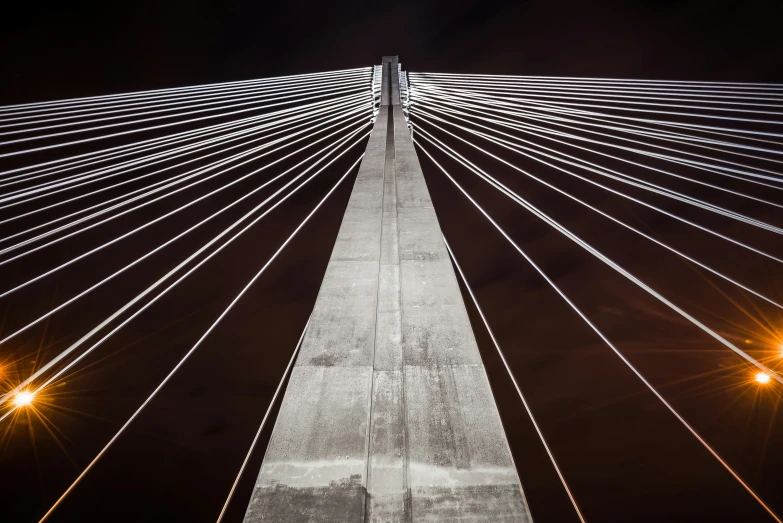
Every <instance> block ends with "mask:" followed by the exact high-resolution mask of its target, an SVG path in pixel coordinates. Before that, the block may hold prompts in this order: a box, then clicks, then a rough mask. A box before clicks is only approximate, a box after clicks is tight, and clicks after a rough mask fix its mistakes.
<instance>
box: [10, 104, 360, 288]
mask: <svg viewBox="0 0 783 523" xmlns="http://www.w3.org/2000/svg"><path fill="white" fill-rule="evenodd" d="M359 116H361V115H359ZM354 119H356V117H352V118H349V119H348V120H347V121H351V120H354ZM345 121H346V120H342V121H338V122H337V123H335V124H332V125H330V126H328V127H326V128H324V129H321V130H319V131H318V133H322V132H325V131H326V130H328V129H329V128H332V127H335V126H337V125H340V124H341V123H345ZM359 123H360V121H356V122H353V123H350V124H349V125H348V126H344V127H342V128H341V129H339V130H337V131H335V132H333V133H331V134H329V135H327V136H325V137H323V138H321V139H319V140H315V141H313V142H312V143H310V144H308V145H307V146H306V147H304V148H301V149H299V150H297V151H294V152H293V153H290V154H288V155H286V156H284V157H283V158H282V159H286V158H289V157H290V156H292V155H294V154H297V153H299V152H301V151H302V150H304V149H306V148H308V147H311V146H313V145H315V144H317V143H318V142H320V141H322V140H325V139H327V138H329V137H331V136H333V135H335V134H338V133H340V132H342V131H344V130H347V129H349V128H350V127H351V126H355V125H358V124H359ZM305 132H309V133H310V134H309V135H306V136H304V137H302V138H299V139H297V140H294V141H292V142H290V143H288V144H286V145H284V146H282V147H278V148H276V149H274V150H272V151H269V152H266V153H263V154H261V155H260V156H256V157H254V158H252V159H251V160H248V161H245V162H242V163H240V164H238V165H236V166H230V167H228V168H227V169H225V170H223V171H221V172H219V173H216V174H215V175H212V176H210V177H208V178H206V179H210V178H214V177H216V176H218V175H220V174H223V173H226V172H229V171H231V170H232V169H234V168H236V167H238V166H239V165H244V164H246V163H249V162H251V161H255V160H258V159H259V158H261V157H264V156H267V155H269V154H272V153H274V152H278V151H280V150H281V149H284V148H287V147H290V146H292V145H293V144H295V143H297V142H301V141H302V140H305V139H307V138H309V137H311V136H312V135H313V134H316V133H314V132H312V129H305V130H303V131H301V132H298V133H295V134H294V135H293V136H295V135H297V134H302V133H305ZM290 138H291V136H286V137H284V138H282V139H279V140H275V141H273V142H271V143H268V144H264V146H262V147H261V148H257V150H261V149H263V148H267V147H270V146H272V145H275V144H277V143H280V142H282V141H284V140H288V139H290ZM251 152H253V151H251ZM282 159H281V160H282ZM281 160H278V161H281ZM274 163H277V162H273V163H272V164H268V165H267V166H265V167H264V168H266V167H268V166H269V165H273V164H274ZM221 164H225V162H217V163H215V164H213V165H212V166H207V168H204V169H202V170H201V171H200V172H198V173H196V174H195V175H194V176H196V175H198V174H203V172H204V171H206V170H208V169H212V168H215V167H219V166H220V165H221ZM256 172H258V171H253V172H252V173H250V174H248V175H245V176H242V177H241V178H239V179H238V180H235V181H233V182H230V183H228V184H226V185H223V186H222V187H219V188H218V189H215V190H213V191H212V192H210V193H208V194H206V195H203V196H201V197H198V198H196V199H194V200H192V201H190V202H189V203H187V204H185V205H183V206H181V207H179V208H178V209H175V210H173V211H170V212H169V213H167V214H165V215H164V216H162V217H159V218H156V219H154V220H152V221H150V222H148V223H146V224H143V225H141V226H139V227H138V228H136V229H134V230H133V231H131V233H128V234H126V235H122V236H121V237H118V238H116V239H115V240H114V241H118V240H119V239H121V238H125V237H127V236H129V235H130V234H133V233H135V232H138V231H140V230H143V229H145V228H146V227H148V226H150V225H153V224H154V223H157V222H158V221H161V220H162V219H165V218H167V217H169V216H172V215H173V214H176V213H177V212H179V211H181V210H184V209H186V208H188V207H190V206H191V205H194V204H195V203H197V202H199V201H201V200H203V199H206V198H207V197H209V196H212V195H214V194H216V193H218V192H220V191H223V190H224V189H226V188H228V187H230V186H232V185H234V184H236V183H238V182H240V181H242V180H244V179H246V178H248V177H249V176H250V175H252V174H255V173H256ZM186 174H187V173H186ZM206 179H205V180H206ZM179 181H181V180H178V181H177V182H174V183H179ZM201 181H204V180H201ZM196 183H201V182H200V181H199V182H196ZM196 183H193V184H191V185H189V186H188V187H192V186H193V185H196ZM170 185H171V184H170ZM264 186H266V184H264ZM185 188H187V187H185ZM185 188H183V189H185ZM183 189H178V190H176V191H174V192H172V193H169V194H166V195H163V196H161V197H159V198H156V199H155V200H152V201H157V200H160V199H162V198H165V197H167V196H170V195H171V194H174V193H176V192H179V191H180V190H183ZM253 192H255V191H253ZM148 194H150V193H147V195H148ZM142 196H146V195H142ZM138 198H140V197H135V198H132V199H130V200H128V201H125V202H121V203H120V204H116V205H114V206H113V207H111V208H109V209H104V210H102V211H99V212H97V213H94V214H92V215H90V216H87V217H83V218H81V219H78V220H75V221H74V222H71V223H69V224H67V225H64V226H61V227H58V228H57V229H54V230H52V231H48V232H46V233H43V234H40V235H38V236H36V237H34V238H30V239H28V240H25V241H23V242H20V243H17V244H16V245H13V246H11V247H8V248H5V249H2V250H0V254H4V253H6V252H10V251H11V250H14V249H16V248H19V247H22V246H24V245H26V244H29V243H30V242H32V241H36V240H39V239H42V238H45V237H46V236H49V235H51V234H54V233H56V232H61V231H63V230H65V229H67V228H70V227H72V226H75V225H78V224H79V223H82V222H84V221H86V220H88V219H91V218H95V217H97V216H99V215H101V214H103V213H105V212H108V211H110V210H115V209H117V208H120V207H121V206H123V205H127V204H129V203H131V202H132V201H134V200H136V199H138ZM242 199H244V198H242ZM147 203H150V202H147ZM147 203H145V204H142V205H139V206H137V207H134V208H132V209H129V210H127V211H125V212H122V213H120V214H117V215H115V216H112V217H110V218H107V219H105V220H102V221H101V222H99V223H97V224H94V225H99V224H103V223H106V222H108V221H111V220H113V219H114V218H117V217H118V216H121V215H123V214H126V213H128V212H132V211H134V210H137V209H140V208H142V207H144V206H145V205H146V204H147ZM90 228H92V226H90V227H85V228H84V229H81V230H79V231H76V232H74V233H71V234H69V235H67V236H64V237H61V238H58V239H56V240H55V241H52V242H50V243H48V244H46V245H43V246H40V248H43V247H46V246H49V245H52V244H54V243H57V242H59V241H60V240H62V239H64V238H68V237H71V236H74V235H76V234H79V233H81V232H84V231H86V230H88V229H90ZM31 230H32V229H28V231H24V232H29V231H31ZM114 241H112V242H110V243H114ZM105 246H106V245H103V246H100V247H99V248H98V249H96V250H100V249H102V248H103V247H105ZM37 249H38V248H36V249H32V250H30V251H27V252H25V253H22V254H20V255H17V256H15V257H14V258H10V259H8V260H4V261H2V262H0V265H3V264H5V263H6V262H8V261H11V260H13V259H18V258H20V257H21V256H24V255H26V254H28V253H30V252H34V251H35V250H37ZM96 250H93V251H90V253H92V252H95V251H96ZM80 258H82V256H80V257H77V258H75V259H72V260H70V262H68V263H66V264H64V265H63V266H66V265H70V263H72V262H73V261H76V259H80ZM63 266H60V267H58V269H57V270H59V268H61V267H63ZM50 273H51V272H47V273H46V274H50ZM37 279H38V278H35V279H34V280H30V281H28V282H27V283H25V284H24V285H20V286H17V287H15V288H14V289H12V290H10V291H7V292H4V293H2V294H0V298H2V297H3V296H6V295H7V294H8V293H10V292H13V291H15V290H17V289H19V288H21V287H23V286H26V285H28V284H29V283H31V282H32V281H35V280H37Z"/></svg>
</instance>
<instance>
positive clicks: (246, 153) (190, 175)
mask: <svg viewBox="0 0 783 523" xmlns="http://www.w3.org/2000/svg"><path fill="white" fill-rule="evenodd" d="M359 116H360V115H359ZM356 123H358V122H356ZM354 125H355V124H354ZM306 131H307V130H303V131H299V132H297V133H294V135H296V134H301V133H304V132H306ZM286 138H287V137H284V138H278V139H277V140H273V141H271V142H268V143H263V144H261V145H259V146H256V147H253V148H252V149H250V150H247V151H243V152H241V153H237V154H235V155H233V156H231V157H229V158H225V159H222V160H218V161H217V162H213V163H212V164H209V165H208V166H205V167H202V168H197V169H195V170H192V171H189V173H186V174H187V176H185V177H182V178H179V179H177V180H175V181H172V182H169V183H167V184H166V185H163V186H160V187H157V188H155V189H152V190H151V191H148V193H145V194H142V195H137V196H134V197H132V198H130V199H129V200H128V201H126V202H122V203H119V204H115V205H113V206H112V207H110V208H108V209H104V210H102V211H98V212H96V213H93V215H90V216H87V217H82V218H79V219H77V220H75V221H74V222H72V224H69V225H64V226H60V227H57V228H56V229H53V230H52V231H49V232H47V233H43V234H40V235H38V236H36V237H34V238H30V239H28V240H24V241H21V242H19V243H17V244H15V245H12V246H10V247H6V248H4V249H0V254H5V253H7V252H10V251H12V250H15V249H18V248H19V247H22V246H24V245H27V244H29V243H31V242H33V241H36V240H38V239H43V238H45V237H47V236H50V235H52V234H55V233H56V232H60V231H62V230H65V229H67V228H69V227H71V226H73V225H78V224H79V223H82V222H84V221H86V220H89V219H91V218H94V217H97V216H100V215H101V214H104V213H106V212H108V211H111V210H116V209H118V208H120V207H122V206H124V205H127V204H129V203H133V202H134V201H137V200H139V199H141V198H144V197H146V196H149V195H152V194H155V193H158V192H161V191H163V190H165V189H169V188H171V187H173V186H175V185H179V184H181V183H183V182H186V181H188V180H191V179H193V178H197V177H198V176H199V175H201V174H204V173H205V172H207V171H209V170H212V169H214V168H216V167H220V166H224V165H226V164H228V163H231V162H233V161H235V160H238V159H240V158H243V157H246V156H249V155H251V154H253V153H255V152H257V151H259V150H263V149H266V148H268V147H271V146H272V145H276V144H278V143H280V142H282V141H284V140H286ZM294 143H295V142H294ZM255 159H256V158H251V159H250V160H246V161H245V162H242V163H239V164H237V165H235V166H232V167H229V168H227V169H225V170H223V171H220V172H218V173H215V174H212V175H209V176H207V177H205V178H202V179H197V180H196V181H195V182H192V183H190V184H188V185H185V186H183V187H179V188H177V189H175V190H173V191H171V192H168V193H166V194H163V195H161V196H158V197H156V198H153V199H152V200H148V201H146V202H143V203H141V204H139V205H137V206H135V207H132V208H130V209H127V210H124V211H121V212H120V213H118V214H115V215H113V216H110V217H108V218H105V219H103V220H101V221H98V222H96V223H93V224H90V225H88V226H86V227H84V228H83V229H80V230H78V231H75V232H72V233H69V234H66V235H65V236H61V237H59V238H57V239H55V240H52V241H50V242H48V243H45V244H43V245H40V246H38V247H34V248H31V249H30V250H28V251H25V252H23V253H21V254H18V255H16V256H13V257H11V258H7V259H5V260H2V261H0V266H1V265H5V264H6V263H8V262H11V261H14V260H16V259H19V258H21V257H23V256H26V255H28V254H31V253H33V252H36V251H39V250H41V249H43V248H46V247H49V246H51V245H54V244H56V243H59V242H60V241H62V240H64V239H66V238H70V237H72V236H74V235H77V234H80V233H82V232H84V231H87V230H90V229H92V228H94V227H97V226H99V225H103V224H105V223H108V222H109V221H112V220H114V219H116V218H118V217H120V216H124V215H125V214H128V213H131V212H133V211H136V210H138V209H141V208H143V207H146V206H148V205H150V204H152V203H155V202H157V201H160V200H162V199H164V198H167V197H169V196H172V195H175V194H178V193H180V192H182V191H184V190H186V189H189V188H191V187H194V186H196V185H198V184H201V183H203V182H206V181H208V180H211V179H213V178H215V177H217V176H219V175H221V174H224V173H226V172H229V171H230V170H231V169H234V168H236V167H239V166H240V165H244V164H246V163H249V162H251V161H254V160H255Z"/></svg>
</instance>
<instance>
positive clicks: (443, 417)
mask: <svg viewBox="0 0 783 523" xmlns="http://www.w3.org/2000/svg"><path fill="white" fill-rule="evenodd" d="M382 70H383V78H382V93H381V107H380V111H379V113H378V116H377V119H376V121H375V124H374V128H373V131H372V134H371V136H370V138H369V141H368V143H367V150H366V153H365V156H364V159H363V161H362V163H361V167H360V169H359V172H358V175H357V178H356V182H355V184H354V187H353V191H352V193H351V197H350V200H349V202H348V206H347V208H346V211H345V215H344V217H343V220H342V224H341V226H340V231H339V234H338V236H337V240H336V242H335V246H334V250H333V251H332V255H331V258H330V260H329V265H328V267H327V270H326V274H325V276H324V280H323V283H322V284H321V289H320V291H319V293H318V298H317V300H316V303H315V307H314V309H313V313H312V317H311V321H310V325H309V327H308V330H307V332H306V333H305V335H304V338H303V340H302V345H301V348H300V352H299V355H298V357H297V361H296V364H295V366H294V368H293V370H292V374H291V378H290V381H289V384H288V388H287V390H286V393H285V396H284V398H283V401H282V404H281V407H280V413H279V415H278V418H277V422H276V423H275V427H274V429H273V432H272V436H271V439H270V442H269V446H268V448H267V451H266V455H265V456H264V461H263V464H262V466H261V471H260V473H259V476H258V479H257V482H256V485H255V487H254V490H253V494H252V497H251V500H250V503H249V506H248V509H247V512H246V515H245V522H246V523H257V522H261V521H264V522H266V521H270V522H274V523H288V522H291V523H294V522H296V523H299V522H324V523H326V522H328V523H365V522H366V523H370V522H373V523H381V522H383V523H387V522H394V523H397V522H424V521H426V522H444V523H445V522H452V521H456V520H458V521H462V522H488V523H489V522H492V523H498V522H512V521H513V522H527V521H529V520H530V516H529V513H528V509H527V506H526V503H525V500H524V496H523V494H522V491H521V487H520V484H519V478H518V476H517V473H516V469H515V467H514V463H513V461H512V457H511V454H510V451H509V448H508V443H507V441H506V437H505V434H504V432H503V427H502V425H501V422H500V416H499V414H498V411H497V407H496V405H495V401H494V398H493V396H492V392H491V390H490V386H489V382H488V381H487V375H486V372H485V370H484V366H483V364H482V361H481V356H480V354H479V351H478V347H477V345H476V341H475V338H474V335H473V331H472V330H471V326H470V321H469V319H468V315H467V312H466V309H465V304H464V302H463V300H462V296H461V294H460V290H459V287H458V285H457V279H456V276H455V274H454V270H453V267H452V265H451V261H450V259H449V255H448V252H447V250H446V246H445V244H444V241H443V238H442V235H441V231H440V226H439V224H438V219H437V217H436V215H435V209H434V208H433V205H432V202H431V200H430V195H429V192H428V190H427V185H426V183H425V180H424V177H423V175H422V172H421V166H420V165H419V161H418V158H417V157H416V151H415V150H414V146H413V142H412V140H411V137H410V135H409V133H408V129H407V127H406V122H405V119H404V116H403V113H402V108H401V106H400V84H399V75H398V58H397V57H396V56H385V57H383V60H382Z"/></svg>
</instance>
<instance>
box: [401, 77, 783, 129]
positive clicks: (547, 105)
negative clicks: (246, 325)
mask: <svg viewBox="0 0 783 523" xmlns="http://www.w3.org/2000/svg"><path fill="white" fill-rule="evenodd" d="M419 89H423V88H422V86H416V88H415V90H414V93H415V92H416V90H419ZM466 93H467V95H468V96H467V98H468V99H473V100H475V99H476V98H479V99H481V97H480V96H478V97H477V96H475V95H473V96H471V95H472V94H473V93H471V92H470V91H466ZM496 103H498V104H501V105H510V106H512V107H519V104H513V103H510V102H502V103H501V102H498V101H496ZM527 103H528V104H532V105H534V106H535V107H536V108H537V109H539V110H541V111H548V112H570V113H578V114H594V115H600V116H607V115H606V113H600V112H596V111H588V110H584V109H574V108H573V107H561V106H560V105H554V106H553V104H552V102H542V101H537V100H528V101H527ZM571 105H574V104H571ZM582 106H585V107H601V106H591V105H584V104H583V105H582ZM523 107H528V106H523ZM610 109H611V108H610ZM633 111H634V110H631V109H629V110H628V111H627V112H633ZM636 112H640V111H639V110H638V109H637V110H636ZM648 112H649V111H648ZM674 114H682V113H674ZM702 116H704V115H702ZM611 117H612V118H615V119H620V120H633V121H638V122H645V123H655V124H659V125H675V126H678V127H687V128H695V129H700V130H705V129H707V130H715V131H731V132H735V133H743V134H752V135H759V136H771V137H776V138H781V137H783V134H781V133H772V132H766V131H754V130H751V129H739V128H735V127H719V126H715V125H706V124H695V123H686V122H678V121H671V120H654V119H650V118H642V117H639V116H622V115H616V114H612V115H611ZM705 117H706V116H705ZM766 123H770V122H766Z"/></svg>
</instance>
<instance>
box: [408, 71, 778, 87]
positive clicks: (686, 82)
mask: <svg viewBox="0 0 783 523" xmlns="http://www.w3.org/2000/svg"><path fill="white" fill-rule="evenodd" d="M412 74H419V75H421V74H426V75H430V76H442V77H449V78H477V77H484V78H522V79H525V80H531V81H535V80H538V79H542V80H545V81H553V80H558V81H574V82H590V83H607V84H626V83H628V84H637V85H639V84H649V85H662V84H666V85H686V86H693V87H698V86H706V87H709V86H722V88H732V89H761V90H773V91H783V84H771V83H751V82H704V81H698V80H695V81H689V80H645V79H640V78H587V77H577V76H572V77H568V76H520V75H508V74H461V73H412Z"/></svg>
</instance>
